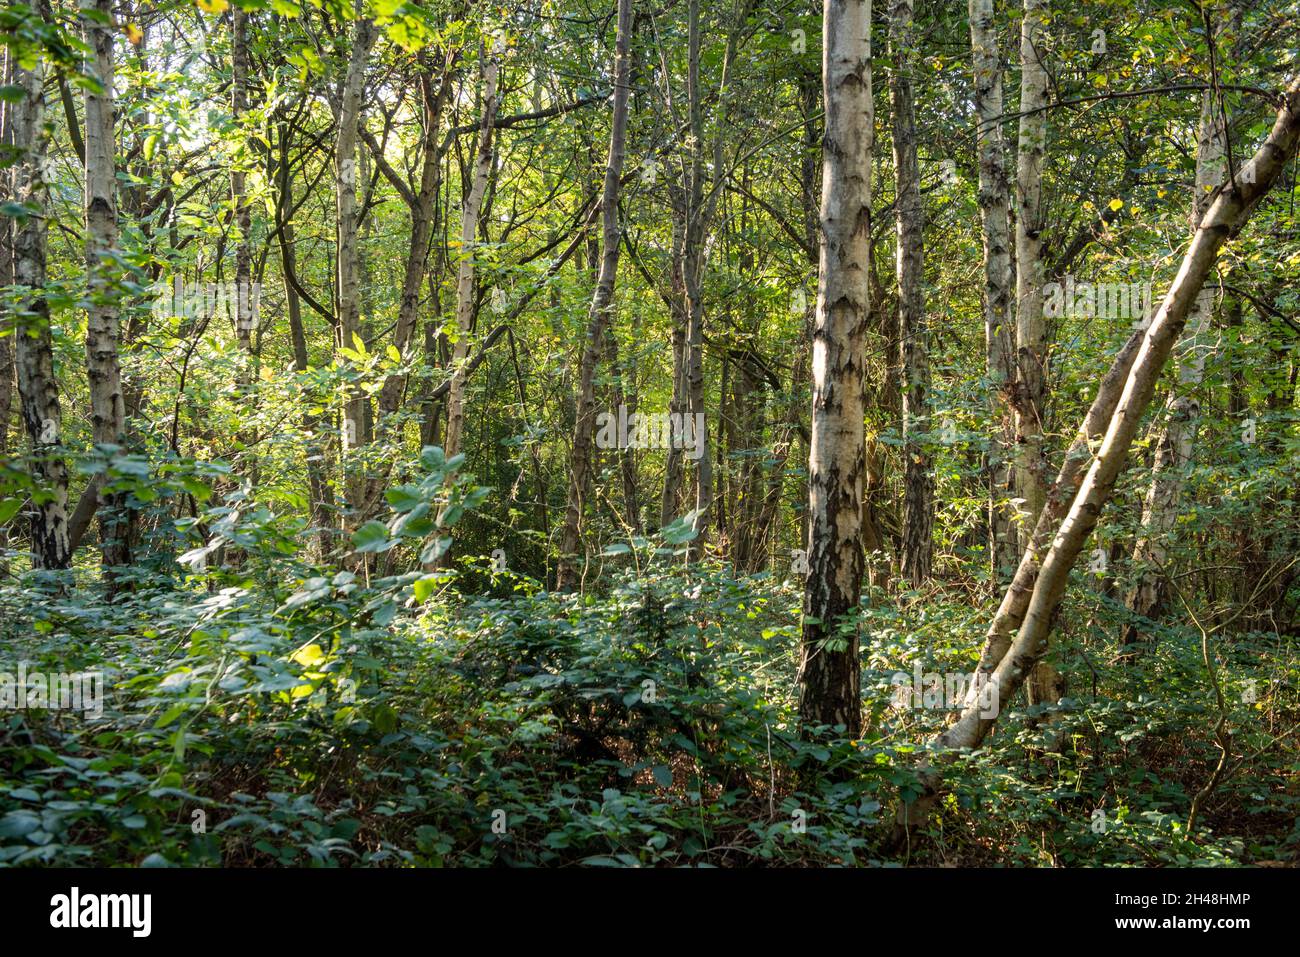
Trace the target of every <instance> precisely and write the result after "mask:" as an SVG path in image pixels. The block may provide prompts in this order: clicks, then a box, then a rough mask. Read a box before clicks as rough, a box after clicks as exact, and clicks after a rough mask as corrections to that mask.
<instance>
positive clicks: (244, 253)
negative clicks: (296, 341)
mask: <svg viewBox="0 0 1300 957" xmlns="http://www.w3.org/2000/svg"><path fill="white" fill-rule="evenodd" d="M231 17H232V23H231V26H232V30H231V38H230V43H231V80H230V104H231V112H232V118H233V119H234V120H235V122H236V123H241V122H244V120H245V118H246V116H247V114H248V73H249V64H248V14H246V13H244V11H243V10H241V9H240V8H239V7H235V9H234V10H233V11H232V13H231ZM245 179H246V176H245V173H244V169H243V166H242V165H241V163H239V162H236V163H235V164H234V165H233V166H232V167H231V172H230V195H231V198H232V200H233V203H234V207H235V227H236V229H237V230H238V232H239V238H238V240H237V241H236V244H235V337H236V340H237V341H238V343H239V352H240V357H241V360H242V364H241V365H240V369H239V380H238V381H239V385H240V388H241V391H247V390H248V389H249V387H250V385H251V382H252V373H253V323H254V317H253V304H254V302H255V301H256V300H255V297H254V296H253V294H252V285H253V246H252V235H251V234H252V231H253V219H252V211H251V209H250V206H249V203H248V195H247V190H246V188H245Z"/></svg>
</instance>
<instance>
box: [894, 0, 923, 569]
mask: <svg viewBox="0 0 1300 957" xmlns="http://www.w3.org/2000/svg"><path fill="white" fill-rule="evenodd" d="M889 33H890V45H891V46H892V47H893V50H892V53H893V63H892V66H893V69H892V71H891V72H890V76H889V99H890V108H891V111H892V112H893V119H894V178H895V183H896V187H895V190H896V195H897V197H898V199H897V216H896V217H895V218H896V221H897V231H898V254H897V278H898V338H899V340H900V342H901V344H902V373H903V375H902V395H903V458H904V460H905V462H906V464H905V477H904V480H903V542H902V554H901V556H900V559H901V560H900V571H901V573H902V575H903V577H904V578H906V579H907V580H908V581H910V582H911V583H912V584H913V585H914V586H918V587H919V586H920V585H922V584H924V583H925V581H926V580H927V579H928V578H929V577H930V563H931V556H932V553H933V546H932V544H931V535H932V529H933V527H934V476H933V474H932V464H933V463H932V462H931V461H930V456H929V455H928V454H927V453H926V451H925V449H924V447H923V446H922V444H921V443H920V442H919V441H918V440H917V433H924V432H926V431H928V429H929V421H930V419H929V392H930V360H929V346H928V342H927V330H926V320H925V292H924V288H923V284H924V281H925V260H924V258H923V256H924V253H923V227H924V222H925V219H924V217H925V210H924V208H923V206H922V205H921V173H920V167H919V165H918V163H917V158H916V112H915V107H914V104H913V101H912V76H913V73H914V71H915V68H916V55H915V51H914V50H913V49H912V43H913V39H912V0H893V4H892V8H891V9H890V19H889Z"/></svg>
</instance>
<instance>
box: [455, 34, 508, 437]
mask: <svg viewBox="0 0 1300 957" xmlns="http://www.w3.org/2000/svg"><path fill="white" fill-rule="evenodd" d="M482 56H483V59H482V77H483V110H482V118H481V120H480V122H479V131H478V145H477V147H476V149H475V151H474V165H473V173H472V174H471V179H470V186H469V191H468V192H467V193H466V194H465V201H464V203H463V204H462V205H461V212H460V247H459V250H458V252H459V254H460V261H459V264H458V265H457V268H456V341H455V342H454V343H452V348H451V367H452V373H451V391H449V392H448V393H447V455H448V456H449V457H450V456H452V455H456V454H458V453H459V452H460V450H461V446H462V444H463V442H464V432H465V361H466V360H467V359H468V358H469V337H470V335H471V334H472V332H473V327H474V247H475V243H476V240H477V237H478V223H479V213H480V211H481V209H482V208H483V196H484V194H485V193H486V192H487V182H488V173H490V172H491V170H492V127H493V124H494V123H495V122H496V112H497V72H498V69H499V67H498V66H497V61H496V55H495V52H489V51H487V50H484V51H483V53H482Z"/></svg>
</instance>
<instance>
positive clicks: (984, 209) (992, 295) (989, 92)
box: [969, 0, 1016, 575]
mask: <svg viewBox="0 0 1300 957" xmlns="http://www.w3.org/2000/svg"><path fill="white" fill-rule="evenodd" d="M969 17H970V38H971V60H972V68H973V72H974V80H975V86H974V99H975V116H976V120H977V123H978V126H977V127H976V134H975V142H976V150H977V152H978V154H979V206H980V223H981V227H982V231H983V240H984V344H985V357H986V369H987V375H988V379H989V383H990V389H991V394H990V408H991V410H992V412H993V415H994V419H995V422H996V423H997V424H996V425H995V435H994V437H993V440H992V441H991V442H990V446H989V453H988V460H987V468H988V475H989V555H990V558H991V562H992V570H993V571H994V573H995V574H997V575H1001V574H1003V573H1004V572H1005V571H1006V570H1008V569H1010V568H1014V567H1015V560H1016V540H1015V529H1014V528H1012V525H1011V521H1010V518H1009V516H1008V514H1007V510H1006V505H1005V501H1006V500H1007V499H1008V498H1010V497H1011V491H1012V490H1011V470H1010V466H1009V463H1008V459H1007V457H1008V455H1009V454H1010V444H1011V438H1012V436H1011V434H1010V432H1011V428H1010V427H1011V421H1010V419H1011V410H1010V406H1009V399H1010V396H1011V394H1012V390H1013V389H1014V387H1015V362H1014V353H1013V346H1012V325H1011V246H1010V240H1009V229H1010V227H1009V216H1010V199H1009V195H1008V194H1009V185H1008V181H1007V170H1006V157H1005V155H1004V146H1003V138H1002V62H1001V57H1000V53H999V51H998V40H997V28H996V24H995V22H994V19H993V0H969Z"/></svg>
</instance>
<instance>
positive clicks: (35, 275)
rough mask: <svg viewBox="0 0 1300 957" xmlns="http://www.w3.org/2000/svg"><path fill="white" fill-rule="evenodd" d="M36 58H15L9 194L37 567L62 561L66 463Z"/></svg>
mask: <svg viewBox="0 0 1300 957" xmlns="http://www.w3.org/2000/svg"><path fill="white" fill-rule="evenodd" d="M42 67H43V64H42V61H41V60H40V59H39V58H38V59H37V60H36V62H35V63H34V64H33V66H32V68H31V69H30V70H28V69H25V68H24V67H23V66H22V65H21V64H18V63H15V65H14V83H15V85H16V86H19V87H21V88H22V90H23V98H22V100H21V101H19V103H18V104H17V106H16V109H15V110H14V120H13V134H14V147H15V149H16V150H17V153H18V156H19V157H20V159H19V162H18V165H17V166H16V167H15V169H14V174H13V175H14V180H13V182H14V198H15V199H16V200H17V202H19V203H21V204H22V205H23V206H25V207H27V208H28V210H29V213H28V214H27V215H25V216H22V217H19V218H18V220H17V222H16V223H15V226H14V282H15V284H16V285H17V286H18V292H19V302H20V305H19V308H18V309H16V310H15V314H14V320H15V325H16V329H15V335H14V340H15V341H14V353H15V362H16V365H17V367H18V394H19V398H20V400H21V403H22V413H23V425H24V426H25V427H26V429H27V435H28V438H30V439H31V443H32V479H33V480H34V481H35V483H36V485H37V487H38V489H39V493H38V494H37V495H35V496H33V505H32V513H31V516H32V520H31V530H32V564H33V565H34V566H35V567H37V568H47V569H56V568H67V567H68V565H69V564H71V562H72V550H71V547H70V546H69V544H68V515H67V507H68V467H67V463H66V462H65V461H64V458H63V450H62V446H61V434H60V433H61V430H62V427H63V415H62V412H61V410H60V408H59V386H58V380H57V379H55V377H54V349H53V345H52V339H51V335H50V306H49V302H48V301H47V300H46V298H45V251H46V222H47V220H46V209H47V205H48V199H49V185H48V184H47V183H46V182H45V170H46V167H47V163H48V160H47V158H46V146H47V136H48V130H47V129H46V126H45V99H44V79H45V78H44V70H43V68H42Z"/></svg>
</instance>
